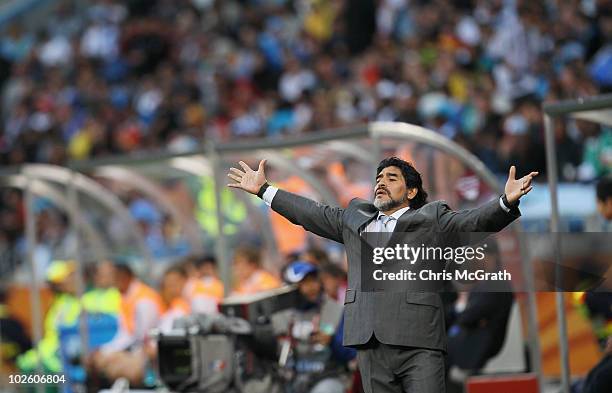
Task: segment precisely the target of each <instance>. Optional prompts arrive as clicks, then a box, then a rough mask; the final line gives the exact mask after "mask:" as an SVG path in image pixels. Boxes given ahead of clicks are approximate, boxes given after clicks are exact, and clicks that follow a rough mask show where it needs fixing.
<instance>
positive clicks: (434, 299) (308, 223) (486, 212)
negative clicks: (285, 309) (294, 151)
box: [272, 190, 520, 350]
mask: <svg viewBox="0 0 612 393" xmlns="http://www.w3.org/2000/svg"><path fill="white" fill-rule="evenodd" d="M272 209H273V210H274V211H276V212H278V213H280V214H281V215H283V216H284V217H286V218H287V219H288V220H289V221H291V222H292V223H294V224H297V225H301V226H302V227H304V229H306V230H307V231H310V232H312V233H315V234H317V235H319V236H323V237H325V238H328V239H331V240H335V241H337V242H339V243H343V244H344V245H345V248H346V253H347V256H348V288H349V289H347V292H346V299H345V302H344V318H345V320H344V341H343V344H344V345H345V346H357V345H361V344H365V343H367V342H368V341H369V340H370V338H371V337H372V335H373V334H374V335H375V336H376V338H377V339H378V340H379V341H380V342H382V343H385V344H389V345H402V346H409V347H417V348H428V349H438V350H446V336H445V327H444V314H443V309H442V301H441V299H440V296H439V294H438V293H432V292H412V291H411V292H408V291H406V292H403V293H398V292H362V291H361V290H360V289H361V288H360V282H361V258H360V253H361V238H360V236H359V231H360V230H361V229H363V228H364V226H365V225H366V224H367V223H368V222H370V221H371V220H372V219H374V218H375V217H376V215H377V213H378V210H377V209H376V208H375V207H374V205H373V204H372V203H370V202H368V201H365V200H363V199H357V198H356V199H353V200H352V201H351V202H350V203H349V206H348V207H347V208H346V209H343V208H339V207H330V206H326V205H323V204H320V203H317V202H315V201H312V200H310V199H307V198H304V197H301V196H299V195H296V194H292V193H289V192H286V191H283V190H278V192H277V193H276V195H275V197H274V199H273V200H272ZM519 216H520V212H519V210H518V208H514V209H512V210H511V211H510V212H506V211H504V210H503V209H502V208H501V206H499V199H495V200H493V201H491V202H488V203H486V204H484V205H482V206H480V207H478V208H476V209H471V210H464V211H459V212H457V211H453V210H451V208H450V207H449V206H448V205H447V204H446V202H444V201H436V202H431V203H428V204H426V205H425V206H423V207H421V208H419V209H410V210H408V211H407V212H406V213H404V214H403V215H402V216H401V217H400V219H399V220H398V222H397V225H396V227H395V232H413V231H425V232H498V231H500V230H502V229H503V228H504V227H505V226H507V225H508V224H510V223H511V222H512V221H514V220H515V219H516V218H518V217H519Z"/></svg>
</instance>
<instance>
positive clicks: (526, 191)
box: [524, 186, 533, 194]
mask: <svg viewBox="0 0 612 393" xmlns="http://www.w3.org/2000/svg"><path fill="white" fill-rule="evenodd" d="M531 190H533V186H529V187H527V188H526V189H525V192H524V194H527V193H528V192H529V191H531Z"/></svg>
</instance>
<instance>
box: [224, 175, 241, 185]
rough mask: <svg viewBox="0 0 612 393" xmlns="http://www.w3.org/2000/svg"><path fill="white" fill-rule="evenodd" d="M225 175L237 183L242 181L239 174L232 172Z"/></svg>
mask: <svg viewBox="0 0 612 393" xmlns="http://www.w3.org/2000/svg"><path fill="white" fill-rule="evenodd" d="M227 177H229V178H230V179H232V180H235V181H237V182H238V183H240V182H241V181H242V178H241V177H240V176H236V175H234V174H233V173H228V174H227Z"/></svg>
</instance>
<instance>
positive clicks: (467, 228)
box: [437, 198, 521, 232]
mask: <svg viewBox="0 0 612 393" xmlns="http://www.w3.org/2000/svg"><path fill="white" fill-rule="evenodd" d="M520 215H521V212H520V211H519V209H518V208H517V207H514V208H512V209H510V211H508V212H506V211H505V210H504V209H502V207H501V206H500V204H499V200H498V199H497V198H496V199H494V200H492V201H490V202H487V203H485V204H484V205H482V206H480V207H477V208H475V209H469V210H461V211H454V210H452V209H451V208H450V207H449V206H448V204H447V203H446V202H444V201H440V202H439V203H438V208H437V219H438V228H439V229H440V231H441V232H499V231H501V230H502V229H504V228H505V227H506V226H508V225H509V224H510V223H511V222H512V221H514V220H516V219H517V218H518V217H520Z"/></svg>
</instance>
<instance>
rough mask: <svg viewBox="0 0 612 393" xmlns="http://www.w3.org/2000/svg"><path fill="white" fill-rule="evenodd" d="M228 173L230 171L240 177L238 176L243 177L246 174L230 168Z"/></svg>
mask: <svg viewBox="0 0 612 393" xmlns="http://www.w3.org/2000/svg"><path fill="white" fill-rule="evenodd" d="M230 171H232V172H234V173H235V174H237V175H240V176H244V175H246V173H244V172H242V171H241V170H240V169H238V168H234V167H231V168H230Z"/></svg>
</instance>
